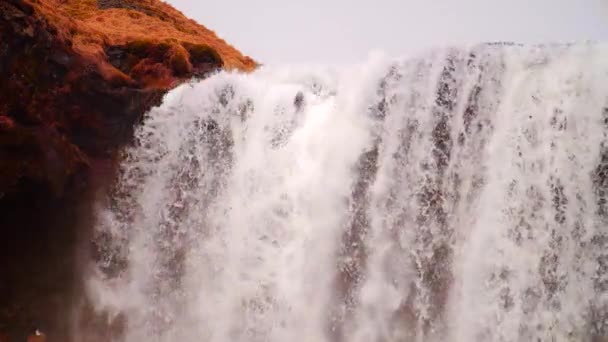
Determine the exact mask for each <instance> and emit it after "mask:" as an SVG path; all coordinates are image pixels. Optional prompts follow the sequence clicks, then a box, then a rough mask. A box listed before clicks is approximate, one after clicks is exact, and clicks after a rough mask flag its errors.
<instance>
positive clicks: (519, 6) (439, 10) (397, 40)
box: [168, 0, 608, 64]
mask: <svg viewBox="0 0 608 342" xmlns="http://www.w3.org/2000/svg"><path fill="white" fill-rule="evenodd" d="M168 2H169V3H171V4H172V5H174V6H175V7H177V8H178V9H180V10H181V11H182V12H184V13H185V14H186V15H187V16H188V17H190V18H193V19H195V20H197V21H198V22H200V23H201V24H203V25H205V26H207V27H208V28H210V29H212V30H214V31H215V32H216V33H217V34H218V35H220V36H221V37H222V38H224V39H225V40H226V41H228V42H229V43H230V44H232V45H234V46H235V47H237V48H238V49H239V50H241V51H242V52H243V53H245V54H248V55H250V56H252V57H253V58H254V59H256V60H258V61H260V62H262V63H264V64H274V63H280V64H284V63H326V64H339V63H345V62H346V63H351V62H360V61H364V60H365V59H366V58H367V56H368V53H369V51H371V50H382V51H385V52H387V53H388V54H391V55H402V54H407V53H409V52H413V51H417V50H420V49H423V48H425V47H429V46H438V45H446V44H452V43H453V44H459V43H475V42H481V41H515V42H522V43H536V42H571V41H580V40H599V41H605V42H608V0H220V1H200V0H169V1H168Z"/></svg>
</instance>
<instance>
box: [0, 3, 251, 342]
mask: <svg viewBox="0 0 608 342" xmlns="http://www.w3.org/2000/svg"><path fill="white" fill-rule="evenodd" d="M255 67H256V63H255V62H254V61H253V60H252V59H251V58H249V57H246V56H243V55H242V54H241V53H240V52H238V51H237V50H236V49H235V48H233V47H232V46H230V45H228V44H227V43H226V42H224V41H223V40H222V39H220V38H218V37H217V36H216V35H215V34H214V33H213V32H212V31H210V30H208V29H206V28H205V27H203V26H201V25H199V24H197V23H196V22H194V21H192V20H189V19H188V18H186V17H185V16H184V15H183V14H181V13H180V12H179V11H177V10H175V9H174V8H173V7H171V6H170V5H168V4H166V3H164V2H162V1H159V0H0V272H1V273H2V281H0V331H5V332H8V333H9V335H11V336H13V335H14V333H16V331H17V330H20V331H21V333H22V332H24V331H26V330H27V331H31V329H32V328H33V327H32V326H31V325H36V324H38V323H42V324H43V325H44V324H47V325H49V326H50V328H49V329H48V330H47V329H45V331H47V332H48V333H49V340H51V341H54V340H56V337H57V336H63V335H62V334H64V333H65V330H66V329H67V326H68V324H67V323H65V322H62V323H61V324H63V325H61V326H58V325H57V324H56V322H55V321H54V320H63V321H66V322H67V320H66V317H67V315H68V314H69V312H68V311H69V310H68V308H69V305H68V304H69V303H68V299H67V298H68V294H70V293H72V292H73V291H75V290H76V288H75V287H74V286H73V283H74V277H75V271H74V270H73V266H74V265H75V263H76V260H74V258H75V257H76V256H77V251H75V250H74V248H75V247H74V246H75V243H76V241H77V239H79V238H80V237H81V236H82V235H83V233H82V232H81V227H82V226H83V225H84V226H88V225H90V220H91V211H92V207H91V205H90V203H89V202H90V199H91V198H92V197H91V194H92V192H91V190H92V189H94V188H95V186H96V185H98V184H103V183H105V182H108V181H111V179H112V177H113V165H114V164H115V160H116V158H115V156H116V151H117V150H118V148H119V147H121V146H123V145H124V144H125V143H127V142H129V141H130V139H131V137H132V133H133V128H134V125H135V124H136V123H137V122H139V120H140V119H141V118H142V116H143V114H144V113H145V112H146V111H148V110H149V109H150V108H151V107H152V106H154V105H158V104H159V103H160V101H161V99H162V96H163V95H164V94H165V93H166V92H167V91H168V90H169V89H171V88H172V87H175V86H176V85H178V84H179V83H181V82H184V81H186V80H188V79H190V78H193V77H205V76H206V75H208V74H209V73H210V72H214V71H215V70H218V69H232V70H235V69H236V70H242V71H250V70H253V69H254V68H255ZM31 279H36V281H35V282H32V281H30V280H31ZM11 308H16V309H11ZM16 312H17V316H18V317H16V316H14V315H15V313H16ZM37 322H38V323H37ZM28 329H29V330H28ZM60 331H63V333H60ZM0 336H2V335H0ZM19 336H21V335H19ZM53 336H55V337H53ZM3 338H5V337H0V340H2V339H3ZM20 338H21V339H23V338H24V337H20ZM13 339H14V337H13ZM60 340H64V339H60Z"/></svg>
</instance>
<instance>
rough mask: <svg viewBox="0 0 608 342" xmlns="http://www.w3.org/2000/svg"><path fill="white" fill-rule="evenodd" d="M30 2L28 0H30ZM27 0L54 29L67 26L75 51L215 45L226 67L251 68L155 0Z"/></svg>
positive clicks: (99, 53)
mask: <svg viewBox="0 0 608 342" xmlns="http://www.w3.org/2000/svg"><path fill="white" fill-rule="evenodd" d="M30 1H31V0H30ZM31 3H32V4H33V5H34V6H35V7H36V8H37V9H38V10H40V11H41V12H42V13H44V15H45V17H47V18H49V19H51V20H52V21H53V22H54V23H56V24H57V26H58V27H67V28H70V30H69V31H68V32H69V33H70V34H71V35H72V40H73V42H74V49H75V50H77V51H79V52H81V53H83V54H84V55H88V56H90V57H97V58H103V56H104V47H105V46H115V45H125V44H128V43H130V42H133V41H148V42H150V43H153V44H160V43H167V42H169V44H171V45H179V44H180V43H181V44H189V45H199V46H207V47H209V48H211V49H213V50H214V51H215V52H216V53H217V54H218V56H219V57H220V58H221V60H222V61H223V62H224V68H226V69H239V70H243V71H250V70H253V69H254V68H255V67H256V65H257V64H256V62H255V61H254V60H253V59H251V58H250V57H247V56H243V55H242V54H241V53H240V52H239V51H238V50H236V49H235V48H234V47H232V46H231V45H229V44H227V43H226V42H225V41H224V40H223V39H221V38H219V37H218V36H217V35H216V34H215V33H214V32H213V31H211V30H209V29H207V28H205V27H204V26H202V25H199V24H197V23H196V22H195V21H193V20H191V19H188V18H186V17H185V16H184V15H183V14H182V13H181V12H179V11H178V10H176V9H175V8H173V7H172V6H170V5H168V4H166V3H164V2H162V1H159V0H38V1H35V2H34V1H31Z"/></svg>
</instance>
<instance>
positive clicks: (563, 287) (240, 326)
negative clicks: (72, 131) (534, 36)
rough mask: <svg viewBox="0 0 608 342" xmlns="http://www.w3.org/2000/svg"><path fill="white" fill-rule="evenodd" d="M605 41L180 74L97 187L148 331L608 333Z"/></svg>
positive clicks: (389, 337) (98, 267)
mask: <svg viewBox="0 0 608 342" xmlns="http://www.w3.org/2000/svg"><path fill="white" fill-rule="evenodd" d="M607 201H608V47H606V46H601V45H592V44H589V45H574V46H553V47H551V46H547V47H520V46H510V45H504V44H498V45H491V44H487V45H480V46H476V47H472V48H454V49H443V50H434V51H431V52H428V53H426V54H423V55H421V56H419V57H412V58H406V59H397V60H394V59H389V58H385V57H381V56H378V57H375V58H371V59H370V60H369V61H368V62H367V63H365V64H363V65H358V66H352V67H344V68H339V69H322V68H308V69H307V68H293V67H291V68H288V67H283V68H278V67H276V68H273V67H265V68H262V69H261V70H259V71H257V72H255V73H253V74H248V75H243V74H237V73H219V74H217V75H214V76H212V77H211V78H208V79H206V80H204V81H201V82H192V83H190V84H186V85H182V86H180V87H179V88H177V89H175V90H173V91H172V92H171V93H169V94H168V95H167V96H166V98H165V99H164V102H163V104H162V106H160V107H158V108H155V109H153V110H152V111H151V112H150V113H148V115H147V117H146V119H145V121H144V123H143V125H142V126H141V127H140V128H139V130H138V132H137V135H136V143H135V145H134V146H133V147H131V148H129V149H127V150H126V151H125V156H124V161H123V162H122V168H121V178H120V180H119V183H118V185H117V186H116V188H115V189H114V191H113V192H112V194H111V196H109V199H108V201H107V202H104V203H101V204H100V209H99V215H98V216H99V219H98V224H97V227H96V233H95V234H96V236H95V246H96V249H95V260H96V263H95V265H94V266H95V267H94V269H93V270H92V271H91V277H90V279H89V281H88V293H89V297H90V299H91V301H92V302H93V303H94V305H95V307H96V308H97V309H98V310H100V311H105V312H107V313H108V314H109V316H108V317H109V318H110V319H112V318H114V319H116V320H122V322H123V328H122V332H121V335H122V337H120V338H119V337H115V340H124V341H127V342H135V341H162V342H169V341H205V342H207V341H209V342H212V341H213V342H233V341H247V342H258V341H269V342H279V341H281V342H283V341H311V342H322V341H328V342H330V341H331V342H342V341H344V342H346V341H348V342H380V341H382V342H389V341H420V342H422V341H461V342H470V341H605V339H606V338H607V337H608V203H607Z"/></svg>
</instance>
